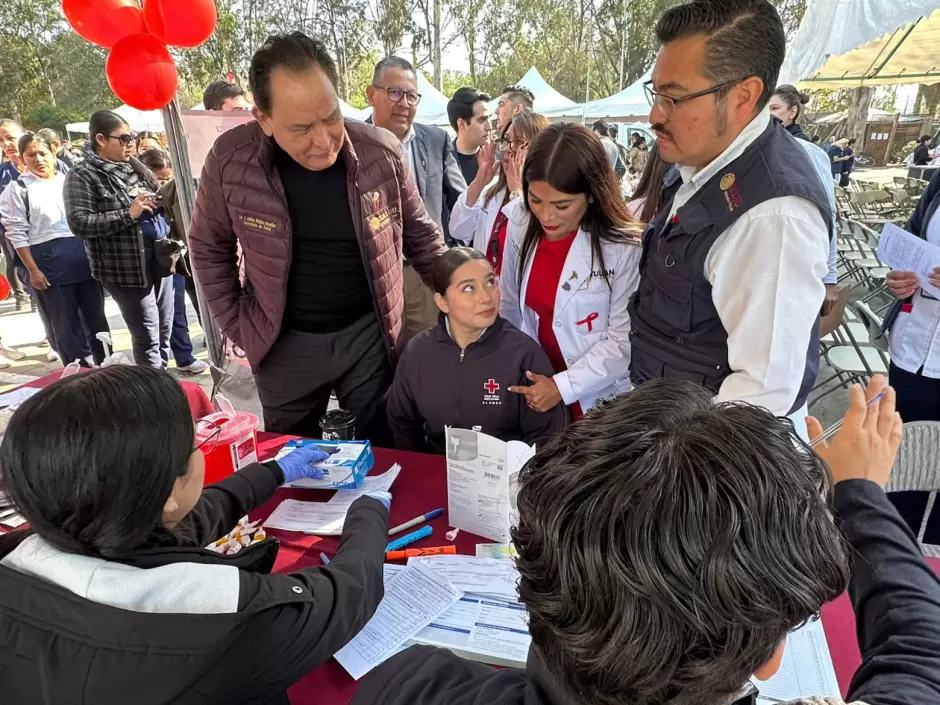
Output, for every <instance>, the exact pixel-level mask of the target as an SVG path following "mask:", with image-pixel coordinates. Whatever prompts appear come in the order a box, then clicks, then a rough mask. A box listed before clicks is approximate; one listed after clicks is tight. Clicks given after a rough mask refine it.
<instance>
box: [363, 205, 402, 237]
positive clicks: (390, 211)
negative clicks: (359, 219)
mask: <svg viewBox="0 0 940 705" xmlns="http://www.w3.org/2000/svg"><path fill="white" fill-rule="evenodd" d="M397 217H398V207H397V206H392V207H391V208H383V209H382V210H380V211H379V212H378V213H375V214H374V215H372V216H371V217H370V218H369V228H370V229H371V230H372V232H374V233H376V232H378V231H379V230H382V229H383V228H384V227H385V226H386V225H388V224H389V222H390V221H391V220H392V219H393V218H397Z"/></svg>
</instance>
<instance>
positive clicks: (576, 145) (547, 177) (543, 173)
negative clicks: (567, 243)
mask: <svg viewBox="0 0 940 705" xmlns="http://www.w3.org/2000/svg"><path fill="white" fill-rule="evenodd" d="M533 181H547V182H548V183H549V184H550V185H551V187H552V188H553V189H555V190H557V191H561V192H562V193H568V194H579V193H583V194H586V195H587V196H588V205H587V210H586V211H585V213H584V217H583V218H582V219H581V227H582V228H583V229H584V231H585V232H587V233H588V234H589V235H590V236H591V253H592V255H591V257H592V263H591V269H595V267H594V263H595V262H596V263H597V265H598V267H597V268H599V269H600V270H601V271H602V272H604V280H605V281H607V267H606V266H605V265H604V253H603V252H602V251H601V242H602V241H605V240H606V241H608V242H622V243H624V244H627V243H630V244H634V245H639V244H640V234H641V232H642V228H641V227H640V224H639V223H638V222H637V221H636V219H635V218H634V217H633V216H632V215H630V211H629V210H628V209H627V204H626V201H624V200H623V196H622V195H621V194H620V185H619V183H618V182H617V176H616V174H614V170H613V169H611V168H610V162H609V161H608V160H607V153H606V152H605V151H604V147H603V145H602V144H601V140H600V137H598V136H597V135H596V134H594V133H593V132H591V131H590V130H589V129H588V128H586V127H584V125H578V124H575V123H570V122H561V123H556V124H554V125H549V126H548V127H546V128H545V129H544V130H542V131H541V132H540V133H539V134H538V136H537V137H536V138H535V140H533V142H532V144H531V145H530V146H529V156H528V157H527V158H526V160H525V166H524V167H523V169H522V194H523V203H525V207H526V209H527V210H528V211H529V216H530V217H529V226H528V228H527V229H526V233H525V238H524V239H523V241H522V252H521V256H520V257H519V286H520V288H521V287H522V282H523V280H524V278H525V267H526V261H527V260H528V259H529V255H530V254H531V253H532V252H533V251H534V250H535V245H536V243H537V242H538V240H539V237H540V235H541V233H542V225H541V223H539V221H538V218H535V217H534V216H532V209H531V208H529V184H530V183H532V182H533ZM609 284H610V282H609V281H608V286H609Z"/></svg>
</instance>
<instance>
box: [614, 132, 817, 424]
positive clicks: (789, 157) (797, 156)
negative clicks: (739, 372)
mask: <svg viewBox="0 0 940 705" xmlns="http://www.w3.org/2000/svg"><path fill="white" fill-rule="evenodd" d="M681 185H682V184H681V177H680V174H679V172H678V170H674V171H671V172H669V173H668V174H667V178H666V179H665V181H664V184H663V192H662V198H661V200H660V203H661V204H662V205H661V207H660V212H659V214H658V215H657V216H656V218H654V219H653V221H652V222H651V223H650V225H649V227H647V229H646V232H644V235H643V254H642V256H641V259H640V285H639V287H638V289H637V291H636V293H635V294H634V295H633V297H632V298H631V301H630V318H631V321H632V328H633V329H632V331H631V344H632V350H633V352H632V359H631V378H632V380H633V382H634V383H635V384H638V383H641V382H645V381H647V380H649V379H654V378H658V377H665V378H671V379H684V380H690V381H693V382H696V383H698V384H702V385H703V386H705V387H707V388H709V389H711V390H712V391H714V392H716V393H717V391H718V389H719V387H720V386H721V383H722V381H723V380H724V379H725V378H726V377H727V376H728V375H730V374H731V372H732V370H731V368H730V366H729V363H728V332H727V331H726V330H725V328H724V325H723V324H722V322H721V319H720V318H719V316H718V311H717V310H716V309H715V304H714V301H713V299H712V286H711V284H710V283H709V281H708V279H707V278H706V277H705V261H706V258H707V257H708V253H709V252H710V250H711V248H712V246H713V245H714V244H715V241H716V240H717V239H718V238H719V236H720V235H721V234H722V233H724V232H725V231H726V230H728V229H729V228H730V227H731V226H732V225H734V224H735V223H736V222H737V220H738V219H739V218H740V217H741V216H743V215H744V214H745V213H747V212H748V211H749V210H750V209H751V208H753V207H754V206H756V205H758V204H760V203H763V202H765V201H768V200H771V199H773V198H781V197H784V196H797V197H799V198H803V199H806V200H808V201H810V202H811V203H813V204H814V205H815V206H816V207H817V208H818V209H819V212H820V215H821V216H822V218H823V221H824V222H825V223H826V226H827V228H828V230H829V233H830V237H831V236H832V227H833V224H832V218H831V213H830V210H829V204H828V198H827V195H826V193H825V191H824V190H823V185H822V184H821V183H819V179H818V178H817V177H816V174H815V171H814V170H813V166H812V164H811V163H810V161H809V157H808V156H807V155H806V153H805V152H804V150H803V148H802V147H800V145H799V144H797V143H796V141H795V139H794V138H793V137H791V136H790V135H789V134H788V133H787V132H786V130H784V129H783V128H782V127H781V126H780V125H779V124H777V123H775V122H774V121H771V123H770V125H768V127H767V129H765V130H764V132H763V133H762V134H761V136H760V137H758V138H757V139H756V140H755V141H754V142H752V143H751V144H750V145H748V147H747V148H746V149H745V150H744V152H743V153H742V154H741V156H739V157H738V158H737V159H735V160H734V161H732V162H731V163H730V164H728V165H727V166H726V167H725V168H723V169H721V170H720V171H719V172H718V173H717V174H715V175H714V176H713V177H712V178H711V179H709V180H708V182H707V183H706V184H705V185H704V186H702V188H700V189H699V190H698V191H697V192H696V193H695V194H694V195H693V196H692V197H691V198H690V199H689V201H688V202H686V203H685V204H683V205H682V206H681V207H680V208H679V209H678V210H677V211H676V213H675V215H674V216H672V217H670V215H669V213H670V211H671V210H672V203H673V200H674V199H675V196H676V193H677V191H678V190H679V187H680V186H681ZM768 325H770V322H768ZM818 365H819V324H818V320H817V323H816V326H815V327H814V331H813V333H812V335H811V339H810V344H809V348H808V350H807V357H806V366H805V372H804V379H803V388H801V390H800V393H799V394H798V396H797V399H796V400H795V402H794V407H793V409H791V412H792V411H793V410H796V409H799V408H800V407H801V406H802V405H803V402H804V401H805V400H806V396H807V395H808V394H809V391H810V389H811V388H812V384H813V382H814V381H815V378H816V372H817V371H818Z"/></svg>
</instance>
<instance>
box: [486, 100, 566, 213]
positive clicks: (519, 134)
mask: <svg viewBox="0 0 940 705" xmlns="http://www.w3.org/2000/svg"><path fill="white" fill-rule="evenodd" d="M549 125H551V123H550V122H549V121H548V118H546V117H543V116H541V115H539V114H538V113H533V112H532V111H531V110H523V111H522V112H521V113H519V114H518V115H516V116H515V117H514V118H513V119H512V120H510V121H509V124H508V125H506V129H505V130H503V133H502V134H501V135H500V136H499V138H500V139H506V135H508V134H509V128H510V127H513V133H514V134H515V137H516V139H518V140H520V141H522V142H528V143H529V144H530V145H531V144H532V140H534V139H535V138H536V136H537V135H538V134H539V132H541V131H542V130H544V129H545V128H546V127H548V126H549ZM505 188H506V172H505V171H504V170H503V167H502V165H500V167H499V179H497V181H496V183H495V184H493V185H492V186H490V188H489V189H487V191H486V195H485V196H484V197H483V207H484V208H486V207H487V206H488V205H489V204H490V201H491V200H492V199H493V197H494V196H496V194H497V193H499V192H500V191H502V190H503V189H505Z"/></svg>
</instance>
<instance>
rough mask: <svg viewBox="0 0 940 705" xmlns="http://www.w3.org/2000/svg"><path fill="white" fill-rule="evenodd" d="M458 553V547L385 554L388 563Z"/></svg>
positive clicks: (434, 547)
mask: <svg viewBox="0 0 940 705" xmlns="http://www.w3.org/2000/svg"><path fill="white" fill-rule="evenodd" d="M455 553H457V547H456V546H433V547H431V548H406V549H405V550H404V551H389V552H388V553H386V554H385V560H387V561H401V560H404V559H405V558H416V557H417V556H445V555H451V556H452V555H454V554H455Z"/></svg>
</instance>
